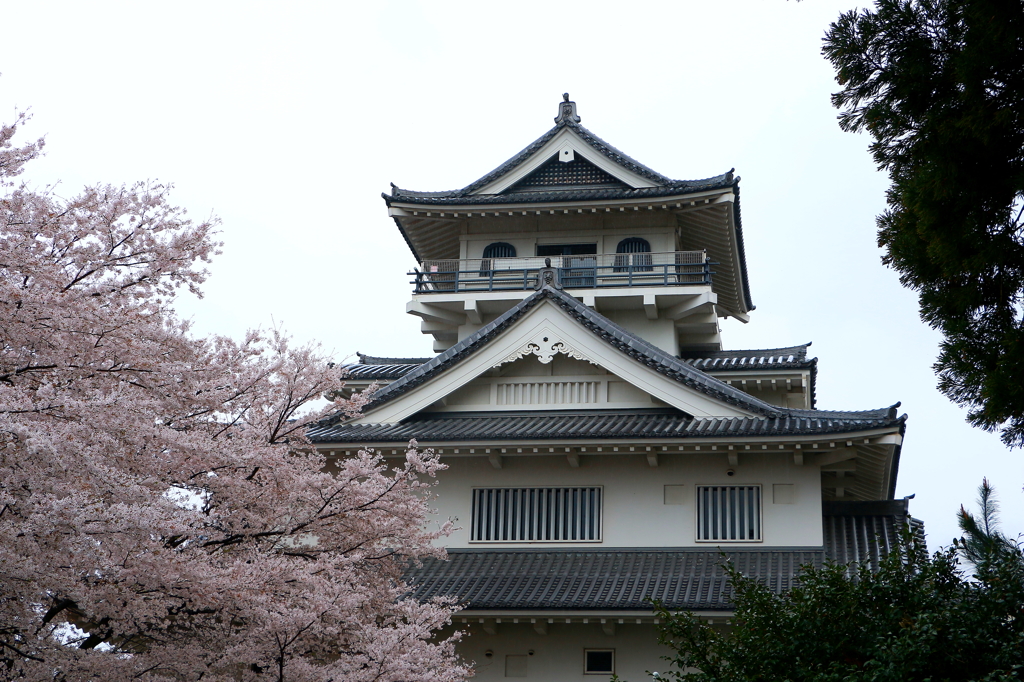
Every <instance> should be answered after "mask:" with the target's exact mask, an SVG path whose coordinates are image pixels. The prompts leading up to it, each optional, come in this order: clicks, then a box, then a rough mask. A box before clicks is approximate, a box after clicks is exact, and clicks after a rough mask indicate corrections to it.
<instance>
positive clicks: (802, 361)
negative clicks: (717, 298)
mask: <svg viewBox="0 0 1024 682" xmlns="http://www.w3.org/2000/svg"><path fill="white" fill-rule="evenodd" d="M810 345H811V344H809V343H807V344H804V345H802V346H791V347H789V348H769V349H764V350H726V351H693V352H691V353H680V355H679V359H680V360H682V361H683V362H685V363H686V364H688V365H690V366H691V367H696V368H697V369H699V370H701V371H703V372H733V371H736V372H751V371H758V370H765V369H797V368H799V369H804V368H808V367H811V368H813V367H814V366H815V365H816V364H817V360H818V359H817V358H810V359H807V347H808V346H810ZM357 355H358V356H359V364H353V365H345V369H346V370H347V371H348V372H349V376H350V377H352V378H359V379H397V378H399V377H402V376H405V375H406V374H408V373H409V372H411V371H412V370H414V369H416V368H417V367H418V366H420V365H422V364H423V363H424V362H427V361H428V360H430V359H431V358H379V357H374V356H372V355H364V354H363V353H358V354H357Z"/></svg>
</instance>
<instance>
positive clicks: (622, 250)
mask: <svg viewBox="0 0 1024 682" xmlns="http://www.w3.org/2000/svg"><path fill="white" fill-rule="evenodd" d="M615 254H616V256H615V272H650V271H651V270H653V269H654V268H653V267H652V265H651V263H652V261H651V243H650V242H649V241H647V240H646V239H641V238H640V237H629V238H627V239H623V240H622V241H621V242H619V245H618V246H617V247H615Z"/></svg>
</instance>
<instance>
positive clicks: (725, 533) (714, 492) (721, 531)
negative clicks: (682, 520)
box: [697, 485, 761, 542]
mask: <svg viewBox="0 0 1024 682" xmlns="http://www.w3.org/2000/svg"><path fill="white" fill-rule="evenodd" d="M697 540H698V541H704V542H759V541H760V540H761V486H759V485H701V486H697Z"/></svg>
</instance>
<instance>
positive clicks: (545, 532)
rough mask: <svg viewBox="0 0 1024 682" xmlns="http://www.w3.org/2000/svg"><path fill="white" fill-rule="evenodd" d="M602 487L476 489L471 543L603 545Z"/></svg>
mask: <svg viewBox="0 0 1024 682" xmlns="http://www.w3.org/2000/svg"><path fill="white" fill-rule="evenodd" d="M601 492H602V488H601V487H600V486H587V487H583V488H475V489H474V490H473V517H472V529H471V530H470V540H471V541H472V542H600V541H601V514H602V503H601V502H602V501H601Z"/></svg>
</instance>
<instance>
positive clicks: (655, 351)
mask: <svg viewBox="0 0 1024 682" xmlns="http://www.w3.org/2000/svg"><path fill="white" fill-rule="evenodd" d="M545 299H550V300H551V301H553V302H554V303H555V304H556V305H558V306H559V307H561V308H562V309H563V310H565V311H566V312H567V313H568V314H569V315H570V316H572V317H573V318H575V319H576V320H577V321H578V322H579V323H580V324H581V325H582V326H583V327H584V328H586V329H588V330H589V331H591V332H592V333H593V334H594V335H595V336H597V337H598V338H600V339H602V340H603V341H605V342H606V343H608V344H609V345H611V346H612V347H614V348H617V349H618V350H619V351H621V352H623V353H624V354H626V355H628V356H629V357H631V358H633V359H634V360H636V361H638V362H641V363H643V364H645V365H647V366H649V367H651V368H652V369H654V370H655V371H657V372H660V373H661V374H664V375H666V376H668V377H670V378H672V379H674V380H675V381H678V382H679V383H681V384H684V385H686V386H689V387H690V388H693V389H694V390H697V391H699V392H701V393H705V394H707V395H709V396H711V397H714V398H716V399H718V400H721V401H723V402H726V403H729V404H732V405H736V406H737V407H740V408H742V409H745V410H749V411H751V412H754V413H755V414H761V415H764V416H778V415H779V414H780V413H785V412H786V410H785V409H784V408H780V407H777V406H775V405H771V404H769V403H766V402H764V401H763V400H759V399H757V398H754V397H753V396H751V395H749V394H747V393H744V392H743V391H741V390H739V389H737V388H733V387H731V386H729V385H727V384H724V383H722V382H721V381H719V380H718V379H715V378H714V377H712V376H710V375H707V374H705V373H704V372H701V371H699V370H697V369H694V368H693V367H691V366H690V365H688V364H686V363H685V362H683V361H682V360H680V359H679V358H676V357H673V356H671V355H669V354H668V353H666V352H665V351H663V350H661V349H660V348H658V347H656V346H653V345H651V344H650V343H648V342H647V341H645V340H643V339H641V338H640V337H639V336H637V335H635V334H633V333H632V332H630V331H627V330H626V329H624V328H622V327H620V326H619V325H617V324H615V323H614V322H612V321H611V320H609V319H608V318H606V317H604V316H603V315H601V314H599V313H597V312H595V311H593V310H591V309H590V308H588V307H586V306H585V305H583V303H581V302H580V301H578V300H576V299H575V298H573V297H572V296H569V295H568V294H566V293H564V292H562V291H559V290H557V289H553V288H551V287H544V288H543V289H541V290H540V291H538V292H536V293H534V294H531V295H530V296H528V297H527V298H525V299H523V300H522V301H520V302H519V303H517V304H516V305H514V306H513V307H512V308H511V309H509V310H508V311H507V312H505V313H503V314H502V315H500V316H499V317H498V318H497V319H495V320H494V321H493V322H490V323H489V324H486V325H484V326H483V327H481V328H480V329H479V330H477V331H476V332H474V333H473V334H471V335H469V336H467V337H466V338H465V339H463V340H462V341H459V342H458V343H456V344H455V345H454V346H452V347H451V348H449V349H448V350H446V351H444V352H443V353H441V354H439V355H437V356H435V357H433V358H431V359H430V360H428V361H427V362H425V363H423V364H422V365H419V366H418V367H416V368H415V369H413V370H412V371H410V372H408V373H407V374H405V375H404V376H403V377H402V378H400V379H398V380H397V381H395V382H394V383H392V384H390V385H388V386H386V387H384V388H383V389H381V390H380V391H378V392H377V393H376V394H375V395H374V398H373V400H372V401H370V403H368V404H367V406H366V409H365V412H370V411H371V410H373V408H375V407H377V406H378V405H382V404H384V403H386V402H388V401H390V400H393V399H395V398H397V397H398V396H400V395H402V394H404V393H405V392H406V391H409V390H411V389H412V388H414V387H416V386H418V385H420V384H422V383H424V382H425V381H427V380H428V379H431V378H433V377H434V376H437V375H438V374H440V373H441V372H443V371H445V370H447V369H448V368H450V367H453V366H454V365H456V364H458V363H459V362H461V361H462V360H464V359H465V358H467V357H469V356H470V355H472V354H473V353H475V352H476V351H478V350H479V349H480V348H482V347H483V346H485V345H486V344H487V343H488V342H490V341H491V340H493V339H494V338H496V337H498V336H499V335H500V334H501V332H502V331H504V329H505V328H506V327H508V326H509V325H511V324H512V323H514V322H515V321H516V320H518V319H519V318H521V317H522V316H523V315H524V314H526V312H527V311H529V310H531V309H532V308H533V307H534V306H535V305H537V304H539V303H540V302H541V301H543V300H545Z"/></svg>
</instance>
